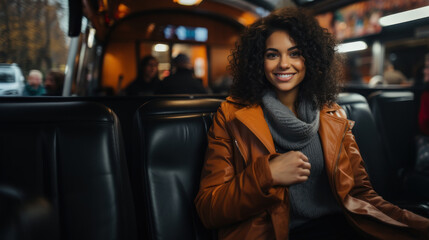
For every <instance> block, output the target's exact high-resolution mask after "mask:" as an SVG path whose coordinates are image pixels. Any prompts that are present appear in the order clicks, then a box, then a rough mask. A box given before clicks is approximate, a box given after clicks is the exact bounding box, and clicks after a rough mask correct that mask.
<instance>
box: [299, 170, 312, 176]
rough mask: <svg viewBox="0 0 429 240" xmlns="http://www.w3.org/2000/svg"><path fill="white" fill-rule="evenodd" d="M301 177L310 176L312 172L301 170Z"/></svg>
mask: <svg viewBox="0 0 429 240" xmlns="http://www.w3.org/2000/svg"><path fill="white" fill-rule="evenodd" d="M299 173H300V176H307V177H308V176H310V170H309V169H301V171H299Z"/></svg>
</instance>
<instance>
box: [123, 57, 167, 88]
mask: <svg viewBox="0 0 429 240" xmlns="http://www.w3.org/2000/svg"><path fill="white" fill-rule="evenodd" d="M159 83H160V80H159V77H158V60H157V59H156V58H155V57H154V56H152V55H147V56H145V57H143V58H142V59H141V60H140V66H139V69H138V74H137V78H136V79H135V80H134V81H132V82H131V83H130V84H129V85H128V86H127V87H126V88H125V89H124V90H123V92H124V93H123V95H128V96H131V95H145V94H154V92H155V90H156V89H157V88H158V86H159Z"/></svg>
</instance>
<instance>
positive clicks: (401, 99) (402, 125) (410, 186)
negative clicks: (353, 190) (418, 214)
mask: <svg viewBox="0 0 429 240" xmlns="http://www.w3.org/2000/svg"><path fill="white" fill-rule="evenodd" d="M369 103H370V106H371V110H372V112H373V115H374V118H375V121H376V124H377V127H378V129H379V130H380V133H381V137H382V140H383V142H384V143H385V144H384V151H385V152H386V156H387V159H388V160H389V164H390V165H392V166H394V168H395V170H396V172H395V179H393V180H394V183H395V185H396V186H398V187H397V189H398V192H397V195H398V196H397V198H404V197H405V198H406V199H414V200H425V201H429V191H428V189H429V176H425V175H423V174H422V173H418V172H416V171H415V170H414V166H415V159H416V155H415V153H416V146H415V136H416V134H417V132H418V129H417V107H416V102H415V101H414V94H413V93H412V92H408V91H406V92H378V93H376V94H374V95H372V96H370V97H369Z"/></svg>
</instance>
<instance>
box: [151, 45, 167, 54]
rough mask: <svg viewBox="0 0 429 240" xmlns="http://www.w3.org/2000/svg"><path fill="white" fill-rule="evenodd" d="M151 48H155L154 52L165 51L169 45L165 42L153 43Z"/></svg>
mask: <svg viewBox="0 0 429 240" xmlns="http://www.w3.org/2000/svg"><path fill="white" fill-rule="evenodd" d="M153 49H154V50H155V52H167V51H168V49H169V47H168V45H167V44H162V43H158V44H155V46H154V47H153Z"/></svg>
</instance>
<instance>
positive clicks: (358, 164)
mask: <svg viewBox="0 0 429 240" xmlns="http://www.w3.org/2000/svg"><path fill="white" fill-rule="evenodd" d="M344 147H345V149H346V153H347V155H348V157H349V159H350V164H351V167H352V169H353V173H354V181H355V185H354V187H353V189H352V191H351V192H350V195H352V196H353V197H355V198H358V199H361V200H363V201H366V202H368V203H370V204H371V205H373V206H374V207H376V208H377V209H379V210H380V211H381V212H383V213H385V214H386V215H388V216H390V217H391V218H393V219H395V220H396V221H398V222H401V223H405V224H407V225H408V226H409V227H410V228H412V229H417V230H418V231H419V233H420V234H423V235H424V236H425V237H429V220H428V219H426V218H424V217H421V216H419V215H417V214H414V213H412V212H409V211H407V210H404V209H401V208H399V207H398V206H396V205H394V204H392V203H390V202H388V201H386V200H384V199H383V198H382V197H381V196H379V195H378V194H377V193H376V192H375V191H374V189H373V187H372V185H371V183H370V180H369V176H368V173H367V172H366V169H365V166H364V162H363V160H362V157H361V155H360V152H359V148H358V146H357V143H356V141H355V137H354V135H353V134H352V132H351V129H348V130H347V132H346V134H345V136H344ZM425 237H424V238H423V239H426V238H425Z"/></svg>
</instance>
